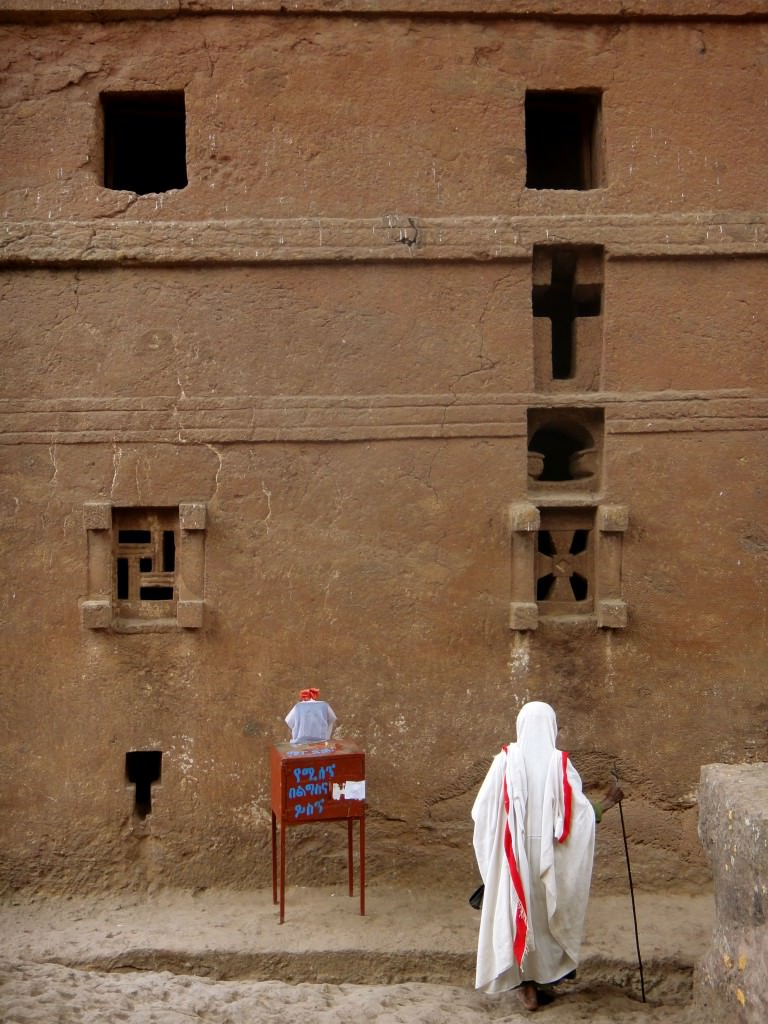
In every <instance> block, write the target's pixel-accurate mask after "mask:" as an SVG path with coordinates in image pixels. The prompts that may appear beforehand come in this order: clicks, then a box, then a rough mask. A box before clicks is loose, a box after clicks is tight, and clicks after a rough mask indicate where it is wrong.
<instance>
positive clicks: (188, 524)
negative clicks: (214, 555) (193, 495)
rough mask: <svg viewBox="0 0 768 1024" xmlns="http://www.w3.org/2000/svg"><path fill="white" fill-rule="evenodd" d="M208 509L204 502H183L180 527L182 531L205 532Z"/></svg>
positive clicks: (180, 509) (180, 511) (180, 512)
mask: <svg viewBox="0 0 768 1024" xmlns="http://www.w3.org/2000/svg"><path fill="white" fill-rule="evenodd" d="M205 524H206V507H205V503H204V502H202V501H189V502H182V503H181V504H180V505H179V525H180V526H181V528H182V530H204V529H205Z"/></svg>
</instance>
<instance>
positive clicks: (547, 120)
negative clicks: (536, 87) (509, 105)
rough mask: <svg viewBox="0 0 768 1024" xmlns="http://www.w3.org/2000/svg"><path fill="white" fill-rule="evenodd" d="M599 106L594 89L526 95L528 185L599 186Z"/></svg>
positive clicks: (526, 183) (529, 186)
mask: <svg viewBox="0 0 768 1024" xmlns="http://www.w3.org/2000/svg"><path fill="white" fill-rule="evenodd" d="M600 107H601V95H600V93H599V92H594V91H583V92H580V91H579V92H565V91H557V92H536V91H529V92H527V93H526V95H525V153H526V179H525V185H526V188H530V189H572V190H580V191H583V190H587V189H593V188H599V187H600V185H601V184H602V165H601V164H602V162H601V139H600V131H601V129H600Z"/></svg>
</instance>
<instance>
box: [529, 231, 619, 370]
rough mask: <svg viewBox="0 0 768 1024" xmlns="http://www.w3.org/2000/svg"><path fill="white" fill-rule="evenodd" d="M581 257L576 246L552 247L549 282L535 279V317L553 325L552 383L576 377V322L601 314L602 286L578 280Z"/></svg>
mask: <svg viewBox="0 0 768 1024" xmlns="http://www.w3.org/2000/svg"><path fill="white" fill-rule="evenodd" d="M536 255H537V254H536V253H535V254H534V260H536ZM579 255H580V254H579V250H578V248H576V247H572V246H569V247H562V248H554V247H553V248H552V249H551V250H550V252H549V256H550V259H551V271H550V279H549V281H548V282H547V283H545V284H538V283H536V282H535V280H534V285H533V293H532V300H531V301H532V306H533V315H534V316H535V317H547V318H548V319H549V320H550V322H551V324H552V333H551V358H552V379H553V380H570V379H571V378H572V377H573V376H574V373H575V369H576V362H577V358H578V356H577V353H576V346H575V333H576V332H575V322H576V320H577V319H578V318H579V317H595V316H600V313H601V311H602V291H603V289H602V285H601V284H599V283H582V282H580V281H579V277H578V270H579Z"/></svg>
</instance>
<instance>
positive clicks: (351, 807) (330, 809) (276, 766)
mask: <svg viewBox="0 0 768 1024" xmlns="http://www.w3.org/2000/svg"><path fill="white" fill-rule="evenodd" d="M270 765H271V770H272V784H271V803H272V900H273V902H274V903H277V874H278V870H277V864H278V855H277V831H278V826H279V830H280V856H279V862H280V923H281V924H282V923H283V921H284V920H285V834H286V830H287V829H288V828H289V827H291V826H294V825H311V824H314V823H316V822H329V821H346V822H347V870H348V875H349V895H350V896H352V895H353V891H354V882H353V843H352V826H353V823H354V821H355V819H357V821H358V822H359V829H360V913H361V914H365V754H364V752H363V751H362V750H361V749H360V748H359V747H358V746H357V744H355V743H352V742H351V741H350V740H341V739H339V740H325V741H321V742H317V743H275V744H274V746H272V748H271V751H270Z"/></svg>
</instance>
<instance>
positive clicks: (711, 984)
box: [695, 764, 768, 1024]
mask: <svg viewBox="0 0 768 1024" xmlns="http://www.w3.org/2000/svg"><path fill="white" fill-rule="evenodd" d="M699 803H700V820H699V835H700V838H701V842H702V844H703V846H704V849H705V850H706V853H707V857H708V858H709V861H710V864H711V865H712V873H713V875H714V882H715V929H714V935H713V938H712V948H711V950H710V952H709V953H708V954H707V956H706V957H705V959H704V960H703V961H702V962H701V964H700V965H699V968H698V970H697V974H696V987H695V991H696V999H697V1001H698V1003H699V1005H700V1006H701V1008H702V1014H706V1020H707V1021H708V1022H711V1024H720V1022H722V1024H726V1022H728V1024H731V1022H737V1024H763V1022H764V1021H765V1020H768V764H754V765H722V764H716V765H707V766H705V767H704V768H703V769H702V772H701V787H700V791H699ZM702 1019H705V1018H704V1016H702Z"/></svg>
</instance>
